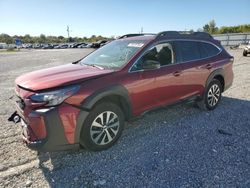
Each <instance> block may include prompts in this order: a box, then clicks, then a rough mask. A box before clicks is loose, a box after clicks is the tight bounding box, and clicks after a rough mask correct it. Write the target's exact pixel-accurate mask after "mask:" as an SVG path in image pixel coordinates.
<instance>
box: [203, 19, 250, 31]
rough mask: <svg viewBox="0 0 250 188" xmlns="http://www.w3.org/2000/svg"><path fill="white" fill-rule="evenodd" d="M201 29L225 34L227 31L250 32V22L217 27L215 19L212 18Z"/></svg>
mask: <svg viewBox="0 0 250 188" xmlns="http://www.w3.org/2000/svg"><path fill="white" fill-rule="evenodd" d="M199 31H204V32H207V33H210V34H225V33H244V32H250V24H244V25H237V26H222V27H220V28H218V27H216V23H215V21H214V20H211V21H210V22H208V23H207V24H205V25H204V26H203V28H202V29H199Z"/></svg>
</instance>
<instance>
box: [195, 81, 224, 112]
mask: <svg viewBox="0 0 250 188" xmlns="http://www.w3.org/2000/svg"><path fill="white" fill-rule="evenodd" d="M221 93H222V85H221V83H220V81H219V80H216V79H213V80H212V81H211V82H210V83H209V84H208V86H207V88H206V90H205V93H204V96H203V99H202V100H200V101H198V102H197V105H198V106H199V108H201V109H202V110H214V109H215V108H216V106H217V105H218V104H219V102H220V100H221Z"/></svg>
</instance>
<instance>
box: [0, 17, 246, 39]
mask: <svg viewBox="0 0 250 188" xmlns="http://www.w3.org/2000/svg"><path fill="white" fill-rule="evenodd" d="M190 31H193V30H190ZM197 31H204V32H208V33H210V34H224V33H243V32H250V24H245V25H238V26H222V27H220V28H218V27H216V23H215V21H214V20H211V21H209V22H208V23H207V24H205V25H204V26H203V28H200V29H198V30H197ZM113 38H114V37H110V38H108V37H103V36H101V35H99V36H96V35H92V36H91V37H89V38H87V37H82V38H81V37H70V38H65V37H63V36H58V37H57V36H46V35H44V34H41V35H40V36H30V35H29V34H27V35H24V36H18V35H15V36H9V35H8V34H4V33H3V34H0V42H3V43H7V44H13V43H15V40H16V39H20V40H21V41H22V42H23V43H32V44H34V43H67V42H96V41H99V40H107V39H113Z"/></svg>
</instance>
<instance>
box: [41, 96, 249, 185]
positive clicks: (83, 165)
mask: <svg viewBox="0 0 250 188" xmlns="http://www.w3.org/2000/svg"><path fill="white" fill-rule="evenodd" d="M193 106H194V105H193V104H181V105H177V106H171V107H167V108H162V109H158V110H154V111H152V112H149V113H147V114H145V115H143V116H142V117H140V118H138V119H137V120H135V121H133V122H129V123H127V126H126V128H125V130H124V132H123V135H122V137H121V138H120V139H119V141H118V143H117V144H115V145H114V146H113V147H111V148H110V149H108V150H106V151H101V152H90V151H85V150H84V149H82V150H80V151H68V152H51V153H49V152H47V153H41V154H39V156H38V157H39V160H40V164H39V168H40V169H41V170H42V172H43V174H44V177H45V178H46V180H47V182H48V183H49V185H50V186H51V187H93V186H97V187H102V186H104V187H140V186H143V187H144V186H147V187H156V186H160V187H201V186H204V187H213V186H232V187H234V186H238V185H243V187H244V185H245V186H247V185H249V184H250V182H249V176H248V175H249V168H250V162H249V161H250V147H249V146H250V139H249V138H250V115H249V114H250V101H248V100H242V99H236V98H229V97H223V98H222V101H221V103H220V105H219V106H218V107H217V108H216V109H215V110H214V111H209V112H206V111H201V110H199V109H197V108H194V107H193ZM247 172H248V173H247ZM247 174H248V175H247Z"/></svg>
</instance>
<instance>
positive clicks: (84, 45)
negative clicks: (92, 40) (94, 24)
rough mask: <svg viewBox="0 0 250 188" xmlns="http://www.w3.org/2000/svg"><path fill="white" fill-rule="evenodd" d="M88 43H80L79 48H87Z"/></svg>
mask: <svg viewBox="0 0 250 188" xmlns="http://www.w3.org/2000/svg"><path fill="white" fill-rule="evenodd" d="M87 45H88V44H86V43H82V44H81V45H78V46H77V48H86V47H87Z"/></svg>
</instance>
